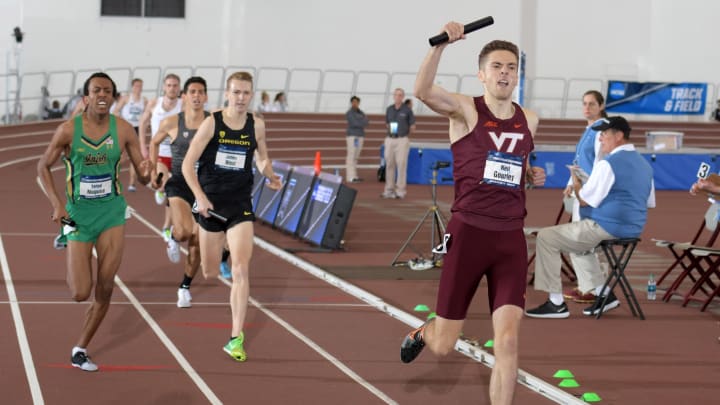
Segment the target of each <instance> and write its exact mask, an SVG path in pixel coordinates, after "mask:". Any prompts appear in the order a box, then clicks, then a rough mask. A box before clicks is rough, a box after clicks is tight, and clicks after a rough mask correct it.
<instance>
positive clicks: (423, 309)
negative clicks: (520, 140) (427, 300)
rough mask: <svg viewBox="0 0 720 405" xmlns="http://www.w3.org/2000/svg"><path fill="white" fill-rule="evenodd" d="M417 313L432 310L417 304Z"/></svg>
mask: <svg viewBox="0 0 720 405" xmlns="http://www.w3.org/2000/svg"><path fill="white" fill-rule="evenodd" d="M414 311H415V312H430V308H428V306H427V305H425V304H417V305H415V309H414Z"/></svg>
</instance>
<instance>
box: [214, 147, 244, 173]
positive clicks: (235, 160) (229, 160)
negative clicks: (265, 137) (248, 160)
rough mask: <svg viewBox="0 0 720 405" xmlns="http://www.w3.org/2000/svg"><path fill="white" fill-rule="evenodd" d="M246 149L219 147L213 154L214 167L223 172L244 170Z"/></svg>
mask: <svg viewBox="0 0 720 405" xmlns="http://www.w3.org/2000/svg"><path fill="white" fill-rule="evenodd" d="M246 154H247V149H245V148H233V147H230V146H227V145H220V146H219V147H218V150H217V153H216V154H215V167H217V168H219V169H225V170H235V171H242V170H245V157H246Z"/></svg>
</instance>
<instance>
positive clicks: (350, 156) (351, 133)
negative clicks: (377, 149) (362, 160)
mask: <svg viewBox="0 0 720 405" xmlns="http://www.w3.org/2000/svg"><path fill="white" fill-rule="evenodd" d="M345 118H346V119H347V123H348V127H347V137H346V138H347V140H346V143H347V157H346V159H345V180H346V181H348V182H350V183H357V182H360V181H362V179H361V178H360V177H358V174H357V162H358V157H359V156H360V152H361V151H362V147H363V140H364V139H365V127H367V126H368V124H369V123H370V120H368V118H367V116H366V115H365V113H364V112H363V111H362V110H361V109H360V97H357V96H352V97H350V109H349V110H348V111H347V112H346V113H345Z"/></svg>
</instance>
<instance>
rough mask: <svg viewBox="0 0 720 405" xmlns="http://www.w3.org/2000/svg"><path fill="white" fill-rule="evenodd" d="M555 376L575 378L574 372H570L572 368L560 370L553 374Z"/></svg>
mask: <svg viewBox="0 0 720 405" xmlns="http://www.w3.org/2000/svg"><path fill="white" fill-rule="evenodd" d="M553 377H555V378H575V376H574V375H573V373H571V372H570V370H558V371H556V372H555V374H554V375H553Z"/></svg>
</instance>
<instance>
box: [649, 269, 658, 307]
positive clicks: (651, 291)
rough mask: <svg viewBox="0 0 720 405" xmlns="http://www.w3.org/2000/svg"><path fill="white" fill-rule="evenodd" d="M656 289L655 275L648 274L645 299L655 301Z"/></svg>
mask: <svg viewBox="0 0 720 405" xmlns="http://www.w3.org/2000/svg"><path fill="white" fill-rule="evenodd" d="M656 290H657V285H655V276H654V275H652V274H650V279H649V280H648V284H647V299H648V300H649V301H655V291H656Z"/></svg>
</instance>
